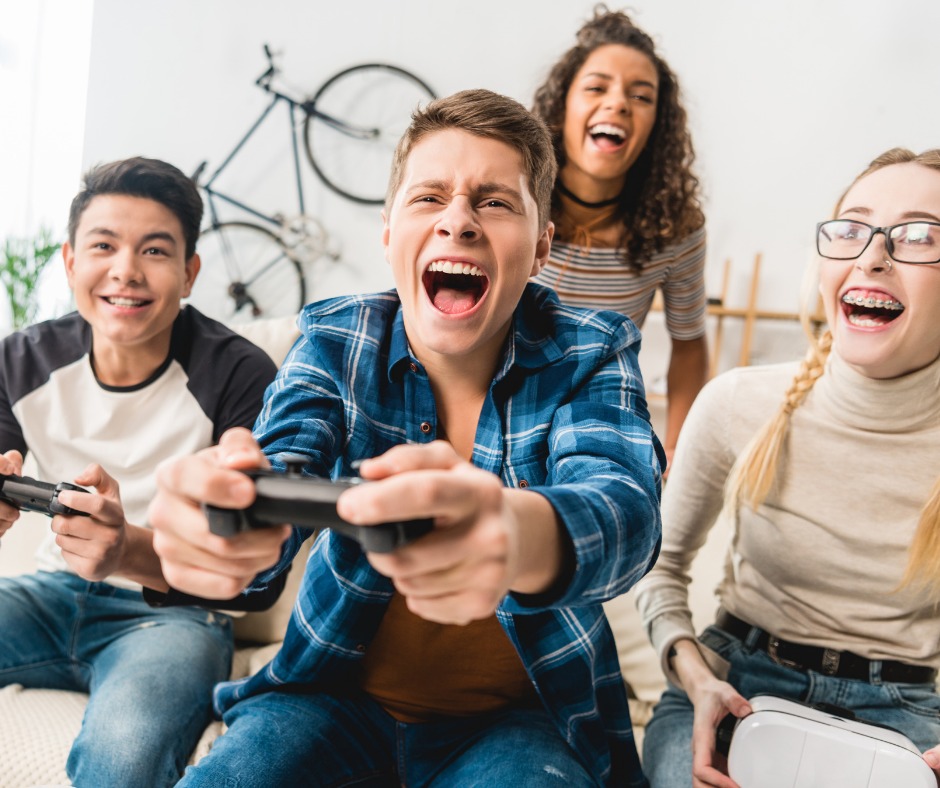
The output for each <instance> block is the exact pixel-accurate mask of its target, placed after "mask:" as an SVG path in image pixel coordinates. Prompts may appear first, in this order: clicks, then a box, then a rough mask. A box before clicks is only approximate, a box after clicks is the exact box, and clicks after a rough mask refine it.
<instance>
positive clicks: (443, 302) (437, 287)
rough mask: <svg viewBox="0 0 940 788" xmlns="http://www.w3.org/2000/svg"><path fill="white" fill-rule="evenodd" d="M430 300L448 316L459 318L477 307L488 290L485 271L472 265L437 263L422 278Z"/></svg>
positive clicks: (449, 262) (442, 261)
mask: <svg viewBox="0 0 940 788" xmlns="http://www.w3.org/2000/svg"><path fill="white" fill-rule="evenodd" d="M421 281H422V283H423V284H424V289H425V291H426V292H427V294H428V299H429V300H430V301H431V303H432V304H434V307H435V308H436V309H437V310H438V311H440V312H443V313H444V314H445V315H460V314H463V313H465V312H469V311H470V310H471V309H473V308H474V307H476V306H477V304H479V303H480V302H481V301H482V300H483V298H484V297H485V296H486V291H487V290H489V287H490V280H489V277H487V275H486V274H485V273H484V271H483V269H481V268H478V267H477V266H475V265H472V264H470V263H459V262H453V261H451V260H436V261H434V262H433V263H430V264H429V265H428V267H427V268H426V269H425V270H424V274H423V276H422V277H421Z"/></svg>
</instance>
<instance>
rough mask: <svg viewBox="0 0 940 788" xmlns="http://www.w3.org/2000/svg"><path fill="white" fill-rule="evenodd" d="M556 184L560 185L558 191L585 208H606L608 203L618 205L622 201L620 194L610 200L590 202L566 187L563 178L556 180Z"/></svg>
mask: <svg viewBox="0 0 940 788" xmlns="http://www.w3.org/2000/svg"><path fill="white" fill-rule="evenodd" d="M555 186H557V187H558V191H560V192H561V193H562V194H564V195H565V197H567V198H568V199H569V200H571V201H572V202H576V203H577V204H578V205H580V206H582V207H584V208H606V207H607V206H608V205H616V204H617V203H618V202H620V195H617V196H616V197H612V198H611V199H609V200H601V201H600V202H588V201H587V200H582V199H581V198H580V197H578V195H577V194H574V193H573V192H571V191H570V190H569V189H566V188H565V184H563V183H562V182H561V178H557V179H556V180H555Z"/></svg>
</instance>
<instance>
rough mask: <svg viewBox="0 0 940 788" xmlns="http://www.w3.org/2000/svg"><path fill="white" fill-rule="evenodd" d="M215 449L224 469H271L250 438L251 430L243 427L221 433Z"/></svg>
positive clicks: (257, 446) (259, 449) (255, 442)
mask: <svg viewBox="0 0 940 788" xmlns="http://www.w3.org/2000/svg"><path fill="white" fill-rule="evenodd" d="M217 448H218V457H219V461H220V463H221V464H222V465H223V466H224V467H226V468H238V469H239V470H249V469H251V468H269V467H271V463H269V462H268V458H267V457H265V455H264V452H263V451H261V447H260V446H259V445H258V442H257V441H256V440H255V439H254V438H253V437H252V435H251V430H248V429H245V428H244V427H233V428H232V429H230V430H226V431H225V432H224V433H222V437H221V438H220V439H219V445H218V447H217Z"/></svg>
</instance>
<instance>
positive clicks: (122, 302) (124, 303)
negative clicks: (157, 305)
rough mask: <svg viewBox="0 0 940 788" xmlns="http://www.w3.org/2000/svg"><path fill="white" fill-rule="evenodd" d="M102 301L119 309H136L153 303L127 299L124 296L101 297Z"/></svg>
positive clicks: (140, 299)
mask: <svg viewBox="0 0 940 788" xmlns="http://www.w3.org/2000/svg"><path fill="white" fill-rule="evenodd" d="M102 300H104V301H107V302H108V303H109V304H111V306H116V307H120V308H121V309H136V308H138V307H142V306H147V304H152V303H153V301H148V300H146V299H143V298H127V297H125V296H102Z"/></svg>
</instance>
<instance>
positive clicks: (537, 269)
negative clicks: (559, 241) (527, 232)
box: [529, 222, 555, 278]
mask: <svg viewBox="0 0 940 788" xmlns="http://www.w3.org/2000/svg"><path fill="white" fill-rule="evenodd" d="M554 237H555V223H554V222H549V223H548V224H546V225H545V229H544V230H542V234H541V235H540V236H539V239H538V241H536V242H535V259H534V260H533V261H532V270H531V271H530V272H529V277H530V278H531V277H533V276H537V275H538V274H539V273H541V271H542V269H543V268H544V267H545V263H547V262H548V253H549V252H550V251H551V250H552V238H554Z"/></svg>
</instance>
